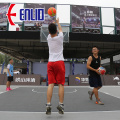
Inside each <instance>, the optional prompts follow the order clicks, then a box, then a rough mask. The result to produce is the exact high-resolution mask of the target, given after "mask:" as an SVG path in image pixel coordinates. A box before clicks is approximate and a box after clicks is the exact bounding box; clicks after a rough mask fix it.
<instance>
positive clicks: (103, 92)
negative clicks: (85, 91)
mask: <svg viewBox="0 0 120 120" xmlns="http://www.w3.org/2000/svg"><path fill="white" fill-rule="evenodd" d="M90 89H92V88H90ZM99 92H101V93H104V94H106V95H110V96H112V97H115V98H118V99H120V97H118V96H115V95H111V94H110V93H108V92H103V91H99Z"/></svg>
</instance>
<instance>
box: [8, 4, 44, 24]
mask: <svg viewBox="0 0 120 120" xmlns="http://www.w3.org/2000/svg"><path fill="white" fill-rule="evenodd" d="M14 6H15V4H11V5H10V6H9V9H8V13H7V14H6V15H7V17H8V20H9V23H10V24H11V25H15V23H14V22H13V21H12V19H11V16H14V17H16V13H11V10H12V9H13V7H14ZM44 13H45V9H44V8H36V9H32V8H30V9H29V8H25V9H20V10H19V15H20V16H19V18H20V20H21V21H44V19H45V18H44Z"/></svg>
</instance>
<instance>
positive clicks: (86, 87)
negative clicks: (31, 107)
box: [19, 86, 90, 88]
mask: <svg viewBox="0 0 120 120" xmlns="http://www.w3.org/2000/svg"><path fill="white" fill-rule="evenodd" d="M19 87H26V88H31V87H35V88H37V87H39V88H48V86H19ZM58 87H59V86H54V88H58ZM64 87H65V88H90V87H89V86H64Z"/></svg>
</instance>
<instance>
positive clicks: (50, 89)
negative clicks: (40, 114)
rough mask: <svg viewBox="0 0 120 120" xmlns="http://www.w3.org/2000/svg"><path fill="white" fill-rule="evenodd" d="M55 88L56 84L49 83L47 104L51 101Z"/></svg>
mask: <svg viewBox="0 0 120 120" xmlns="http://www.w3.org/2000/svg"><path fill="white" fill-rule="evenodd" d="M53 88H54V84H49V86H48V90H47V104H50V103H51V99H52V93H53Z"/></svg>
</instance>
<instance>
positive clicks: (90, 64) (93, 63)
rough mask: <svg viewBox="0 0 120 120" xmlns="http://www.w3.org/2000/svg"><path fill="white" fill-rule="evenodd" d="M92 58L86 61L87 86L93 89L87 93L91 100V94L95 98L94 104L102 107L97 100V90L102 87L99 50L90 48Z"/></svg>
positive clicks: (98, 99)
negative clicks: (87, 70)
mask: <svg viewBox="0 0 120 120" xmlns="http://www.w3.org/2000/svg"><path fill="white" fill-rule="evenodd" d="M92 53H93V55H92V56H89V58H88V61H87V68H88V69H89V75H90V76H89V84H90V87H94V88H93V91H88V94H89V98H90V100H92V96H93V94H95V97H96V104H99V105H104V104H103V103H102V102H101V101H100V98H99V95H98V90H99V89H100V88H101V87H102V81H101V77H100V72H99V71H98V68H99V67H100V66H101V57H100V56H99V55H98V53H99V49H98V48H97V47H96V46H95V47H93V48H92Z"/></svg>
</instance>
